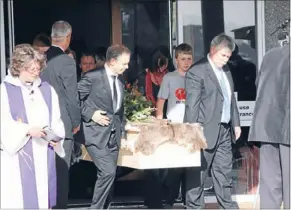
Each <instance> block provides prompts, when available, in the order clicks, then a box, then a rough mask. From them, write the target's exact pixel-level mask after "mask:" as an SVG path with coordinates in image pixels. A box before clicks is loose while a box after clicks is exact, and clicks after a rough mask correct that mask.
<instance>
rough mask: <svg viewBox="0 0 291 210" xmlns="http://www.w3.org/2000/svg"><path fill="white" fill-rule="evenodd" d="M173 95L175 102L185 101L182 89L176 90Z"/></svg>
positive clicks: (184, 93)
mask: <svg viewBox="0 0 291 210" xmlns="http://www.w3.org/2000/svg"><path fill="white" fill-rule="evenodd" d="M175 95H176V98H177V100H179V101H185V100H186V92H185V89H184V88H178V89H176V91H175Z"/></svg>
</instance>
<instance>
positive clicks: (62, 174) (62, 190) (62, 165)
mask: <svg viewBox="0 0 291 210" xmlns="http://www.w3.org/2000/svg"><path fill="white" fill-rule="evenodd" d="M73 146H74V141H73V140H72V139H65V141H64V144H63V147H64V150H65V154H66V156H65V157H64V158H61V157H59V156H58V155H56V171H57V205H56V206H55V207H53V209H66V208H67V206H68V200H69V169H70V164H71V155H72V150H73Z"/></svg>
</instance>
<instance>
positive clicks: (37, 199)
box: [0, 44, 65, 209]
mask: <svg viewBox="0 0 291 210" xmlns="http://www.w3.org/2000/svg"><path fill="white" fill-rule="evenodd" d="M45 61H46V59H45V56H44V55H41V54H39V53H38V52H37V51H35V50H34V49H33V48H32V47H31V45H29V44H21V45H18V46H16V48H15V51H14V53H13V55H12V58H11V64H10V68H9V71H10V72H9V74H8V75H7V76H6V78H5V79H4V82H3V83H2V84H1V144H0V149H1V151H0V154H1V171H0V173H1V176H0V177H1V182H0V188H1V195H0V197H1V201H0V208H1V209H2V208H3V209H6V208H13V209H48V208H52V207H53V206H54V204H55V202H56V174H55V154H54V153H55V152H57V153H58V155H60V156H64V150H63V147H62V143H63V138H64V135H65V131H64V124H63V122H62V120H61V117H60V108H59V102H58V96H57V94H56V92H55V90H54V89H53V88H52V87H51V86H50V85H49V84H48V83H45V82H41V79H40V78H39V74H40V70H41V69H42V68H43V67H44V65H45Z"/></svg>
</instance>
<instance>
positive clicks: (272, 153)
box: [260, 143, 290, 209]
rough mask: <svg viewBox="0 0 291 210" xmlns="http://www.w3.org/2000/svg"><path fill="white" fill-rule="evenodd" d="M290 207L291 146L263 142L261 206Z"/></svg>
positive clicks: (267, 207) (261, 156)
mask: <svg viewBox="0 0 291 210" xmlns="http://www.w3.org/2000/svg"><path fill="white" fill-rule="evenodd" d="M282 201H283V205H284V209H290V146H288V145H282V144H271V143H262V144H261V148H260V207H261V209H280V206H281V204H282Z"/></svg>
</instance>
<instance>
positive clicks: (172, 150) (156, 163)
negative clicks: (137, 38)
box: [118, 83, 207, 169]
mask: <svg viewBox="0 0 291 210" xmlns="http://www.w3.org/2000/svg"><path fill="white" fill-rule="evenodd" d="M124 95H125V116H126V119H127V123H126V126H125V130H126V131H127V140H122V141H121V150H120V154H119V158H118V165H119V166H126V167H132V168H137V169H149V168H167V167H187V166H198V165H200V150H201V149H206V148H207V144H206V139H205V137H204V134H203V129H202V127H201V126H200V125H199V124H188V123H171V122H169V121H167V120H160V119H156V118H155V117H153V112H154V111H155V108H154V107H153V106H152V103H151V102H149V101H147V100H146V98H145V97H144V96H142V94H141V93H140V92H139V91H138V88H137V83H134V84H133V85H132V86H130V87H127V89H126V90H125V94H124ZM174 157H178V158H174ZM193 159H194V160H197V161H196V162H195V161H192V160H193ZM186 160H187V161H186Z"/></svg>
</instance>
